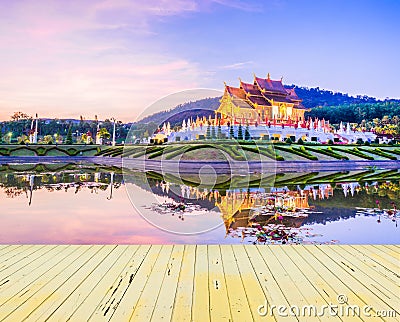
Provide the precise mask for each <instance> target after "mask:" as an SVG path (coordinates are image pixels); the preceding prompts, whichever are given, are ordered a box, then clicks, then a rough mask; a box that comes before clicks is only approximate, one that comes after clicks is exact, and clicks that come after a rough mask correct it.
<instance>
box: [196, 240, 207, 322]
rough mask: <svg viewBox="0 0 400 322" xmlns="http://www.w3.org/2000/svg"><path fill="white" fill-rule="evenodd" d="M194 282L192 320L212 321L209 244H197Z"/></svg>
mask: <svg viewBox="0 0 400 322" xmlns="http://www.w3.org/2000/svg"><path fill="white" fill-rule="evenodd" d="M193 282H194V286H193V302H192V320H193V321H210V302H209V301H210V298H209V294H210V291H209V289H208V286H209V284H208V250H207V245H197V246H196V262H195V271H194V281H193Z"/></svg>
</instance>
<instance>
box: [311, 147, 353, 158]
mask: <svg viewBox="0 0 400 322" xmlns="http://www.w3.org/2000/svg"><path fill="white" fill-rule="evenodd" d="M307 149H308V150H310V151H313V152H317V153H321V154H323V155H327V156H329V157H332V158H335V159H338V160H349V158H348V157H347V156H345V155H341V154H339V153H336V152H335V151H333V150H332V148H331V147H328V148H326V149H323V148H312V147H309V146H307Z"/></svg>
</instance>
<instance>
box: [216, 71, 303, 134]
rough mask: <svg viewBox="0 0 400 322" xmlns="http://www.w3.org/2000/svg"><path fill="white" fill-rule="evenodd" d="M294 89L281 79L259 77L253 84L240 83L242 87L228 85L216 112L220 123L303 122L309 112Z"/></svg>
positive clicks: (285, 123)
mask: <svg viewBox="0 0 400 322" xmlns="http://www.w3.org/2000/svg"><path fill="white" fill-rule="evenodd" d="M301 102H302V100H301V99H300V98H299V97H298V96H297V94H296V92H295V90H294V88H292V89H287V88H285V87H284V86H283V84H282V79H281V80H271V78H270V75H269V74H268V76H267V78H259V77H257V76H256V75H254V80H253V83H252V84H251V83H245V82H243V81H241V80H240V82H239V87H232V86H228V85H227V84H225V91H224V95H223V97H222V99H221V104H220V106H219V108H218V109H217V110H216V113H217V118H218V119H220V120H221V121H220V122H221V124H225V123H226V122H230V123H233V124H235V123H240V124H251V125H252V124H262V123H264V124H277V123H279V124H284V125H288V126H290V125H293V124H295V123H299V122H303V121H304V113H305V112H306V111H307V109H306V108H305V107H304V106H303V105H302V104H301Z"/></svg>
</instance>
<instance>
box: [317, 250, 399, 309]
mask: <svg viewBox="0 0 400 322" xmlns="http://www.w3.org/2000/svg"><path fill="white" fill-rule="evenodd" d="M318 248H319V249H320V250H321V251H323V252H324V253H325V254H326V255H327V256H329V258H330V259H331V260H332V261H333V263H335V264H337V266H339V267H341V268H342V270H345V271H346V272H348V275H350V276H352V277H353V278H354V279H355V280H357V281H358V282H359V283H361V284H363V285H364V286H365V289H366V290H369V291H370V292H371V293H373V294H374V295H375V296H376V297H377V298H379V299H380V300H381V302H382V304H383V303H384V304H383V305H382V309H387V308H388V307H387V306H389V307H390V308H392V309H398V308H399V304H400V302H399V301H398V299H397V296H396V295H397V294H400V293H399V291H398V288H397V290H396V291H395V290H394V289H395V287H393V286H390V285H391V283H385V285H384V286H383V287H382V284H380V283H383V280H382V279H378V280H376V279H375V276H371V275H370V273H371V270H367V271H365V266H364V265H363V263H362V262H360V261H356V260H355V261H354V263H353V262H352V261H351V258H352V257H351V256H349V257H343V256H342V255H340V254H339V253H338V252H337V251H335V250H334V249H335V248H338V247H322V246H318ZM353 259H354V257H353ZM349 280H350V279H349ZM386 287H389V288H390V289H387V288H386ZM392 292H394V293H395V294H396V295H395V294H391V293H392ZM398 313H399V315H400V311H399V312H398Z"/></svg>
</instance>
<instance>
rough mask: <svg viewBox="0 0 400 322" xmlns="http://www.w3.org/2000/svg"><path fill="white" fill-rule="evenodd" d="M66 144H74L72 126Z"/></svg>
mask: <svg viewBox="0 0 400 322" xmlns="http://www.w3.org/2000/svg"><path fill="white" fill-rule="evenodd" d="M65 144H72V129H71V126H70V127H69V129H68V133H67V138H66V139H65Z"/></svg>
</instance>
